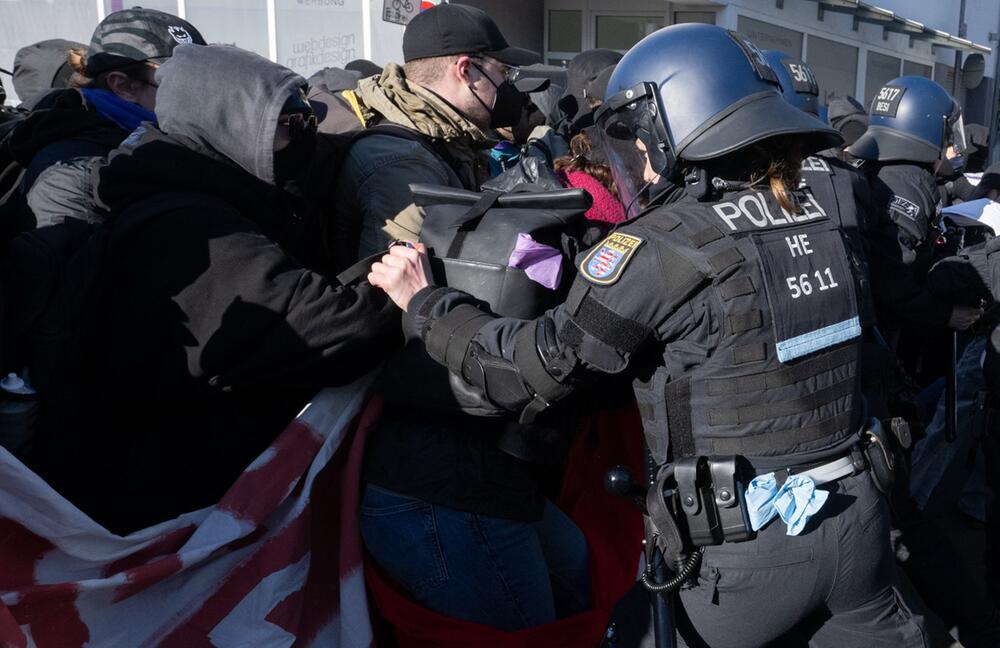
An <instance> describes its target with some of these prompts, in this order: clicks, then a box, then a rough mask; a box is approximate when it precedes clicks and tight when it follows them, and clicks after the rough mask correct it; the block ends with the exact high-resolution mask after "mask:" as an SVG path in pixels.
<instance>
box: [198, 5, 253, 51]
mask: <svg viewBox="0 0 1000 648" xmlns="http://www.w3.org/2000/svg"><path fill="white" fill-rule="evenodd" d="M186 18H187V20H188V22H190V23H191V24H192V25H194V26H195V27H197V28H198V31H200V32H201V33H202V35H203V36H204V37H205V40H206V41H208V42H209V43H226V44H228V45H236V46H237V47H242V48H243V49H245V50H250V51H251V52H256V53H258V54H260V55H261V56H268V48H267V0H187V5H186Z"/></svg>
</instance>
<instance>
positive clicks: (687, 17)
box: [674, 11, 715, 25]
mask: <svg viewBox="0 0 1000 648" xmlns="http://www.w3.org/2000/svg"><path fill="white" fill-rule="evenodd" d="M681 23H705V24H706V25H714V24H715V12H714V11H675V12H674V24H675V25H679V24H681Z"/></svg>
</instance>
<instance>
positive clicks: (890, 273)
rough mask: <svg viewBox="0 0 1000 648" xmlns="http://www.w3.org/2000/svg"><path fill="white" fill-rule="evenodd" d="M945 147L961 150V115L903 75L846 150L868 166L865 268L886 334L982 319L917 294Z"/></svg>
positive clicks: (950, 102) (934, 232) (875, 103)
mask: <svg viewBox="0 0 1000 648" xmlns="http://www.w3.org/2000/svg"><path fill="white" fill-rule="evenodd" d="M949 147H952V149H953V150H956V151H959V152H961V151H962V150H963V149H964V148H965V134H964V129H963V123H962V110H961V108H960V107H959V106H958V104H957V103H956V102H955V100H954V99H952V98H951V96H950V95H949V94H948V93H947V92H946V91H945V90H944V88H942V87H941V86H940V85H938V84H937V83H935V82H934V81H932V80H930V79H925V78H924V77H917V76H904V77H899V78H898V79H893V80H892V81H889V82H888V83H887V84H886V85H885V86H883V87H882V88H881V89H880V90H879V91H878V93H877V94H876V95H875V99H873V100H872V104H871V109H870V117H869V125H868V130H867V131H866V132H865V134H864V135H862V136H861V137H860V138H859V139H858V141H856V142H855V143H854V144H853V145H852V146H851V147H850V148H849V149H848V152H849V153H850V154H851V155H853V156H854V157H856V158H859V159H861V160H866V161H867V163H866V164H865V165H864V166H863V169H864V170H865V172H866V174H867V175H868V177H869V178H870V179H871V183H872V197H873V213H874V222H873V223H872V227H871V231H870V234H869V240H870V244H871V255H870V256H869V259H868V261H869V263H870V264H871V269H872V282H873V294H874V298H875V306H876V309H877V312H878V319H879V324H880V326H881V327H882V328H883V331H885V332H886V333H887V335H891V333H892V332H893V331H896V330H899V329H901V328H904V327H907V326H909V327H913V328H917V329H920V330H928V329H934V328H937V329H944V328H945V327H950V328H953V329H957V330H965V329H967V328H968V327H969V326H971V325H972V324H973V323H974V322H975V321H976V320H977V319H978V318H979V316H980V315H982V309H980V308H977V307H970V306H961V305H953V304H950V303H948V302H945V301H943V300H941V299H939V298H937V297H935V296H933V295H931V294H930V293H929V292H928V291H927V290H926V289H925V288H924V280H925V278H926V275H927V271H928V270H929V269H930V265H931V263H932V262H933V260H934V247H935V241H936V240H937V237H938V234H939V231H938V229H937V227H938V221H939V218H940V215H941V214H940V212H941V208H942V201H941V196H940V193H939V191H938V187H937V182H936V180H935V171H936V170H937V168H938V167H940V165H941V164H942V163H943V160H944V155H945V153H946V151H947V150H948V148H949Z"/></svg>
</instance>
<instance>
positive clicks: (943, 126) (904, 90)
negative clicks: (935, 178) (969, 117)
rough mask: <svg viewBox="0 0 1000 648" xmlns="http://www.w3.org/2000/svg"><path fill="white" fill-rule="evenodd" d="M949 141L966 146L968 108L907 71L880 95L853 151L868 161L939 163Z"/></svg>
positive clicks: (853, 153)
mask: <svg viewBox="0 0 1000 648" xmlns="http://www.w3.org/2000/svg"><path fill="white" fill-rule="evenodd" d="M948 146H954V147H955V148H956V149H957V150H958V151H959V152H961V151H963V150H965V127H964V124H963V122H962V109H961V108H960V107H959V105H958V103H957V102H956V101H955V100H954V99H952V97H951V95H949V94H948V92H947V91H946V90H945V89H944V88H942V87H941V86H940V85H939V84H938V83H936V82H934V81H932V80H930V79H926V78H924V77H919V76H903V77H899V78H898V79H893V80H892V81H889V82H888V83H886V84H885V85H884V86H882V88H880V89H879V91H878V92H877V93H876V94H875V98H874V99H873V100H872V104H871V108H870V109H869V117H868V130H866V131H865V133H864V135H862V136H861V137H859V138H858V140H857V141H856V142H855V143H854V144H852V145H851V147H850V148H849V149H848V152H849V153H850V154H851V155H853V156H854V157H857V158H861V159H862V160H878V161H880V162H889V161H908V162H934V161H935V160H938V159H939V158H940V157H941V154H942V153H943V152H944V150H945V149H946V148H947V147H948Z"/></svg>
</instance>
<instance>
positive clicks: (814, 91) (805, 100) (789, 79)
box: [764, 50, 826, 121]
mask: <svg viewBox="0 0 1000 648" xmlns="http://www.w3.org/2000/svg"><path fill="white" fill-rule="evenodd" d="M764 60H766V61H767V62H768V64H769V65H770V66H771V69H773V70H774V72H775V74H777V75H778V82H779V83H781V96H783V97H784V98H785V101H787V102H788V103H790V104H792V105H793V106H795V107H796V108H798V109H799V110H801V111H803V112H807V113H809V114H810V115H816V116H817V117H819V83H817V82H816V75H815V74H813V71H812V68H811V67H809V66H808V65H806V64H805V62H804V61H800V60H799V59H797V58H795V57H794V56H792V55H791V54H786V53H784V52H779V51H778V50H764ZM823 121H826V120H825V119H824V120H823Z"/></svg>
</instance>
